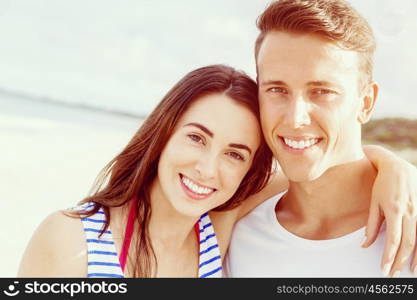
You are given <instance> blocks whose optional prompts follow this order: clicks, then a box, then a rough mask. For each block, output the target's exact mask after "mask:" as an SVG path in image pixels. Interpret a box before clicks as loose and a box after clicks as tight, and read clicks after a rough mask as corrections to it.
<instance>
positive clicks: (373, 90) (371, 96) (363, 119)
mask: <svg viewBox="0 0 417 300" xmlns="http://www.w3.org/2000/svg"><path fill="white" fill-rule="evenodd" d="M378 92H379V86H378V84H377V83H376V82H375V81H373V82H372V83H370V84H369V85H368V87H367V88H366V90H365V92H364V93H363V95H362V97H361V99H360V101H361V107H360V110H359V113H358V121H359V122H360V123H361V124H365V123H367V122H368V121H369V119H370V118H371V115H372V113H373V111H374V107H375V103H376V100H377V97H378Z"/></svg>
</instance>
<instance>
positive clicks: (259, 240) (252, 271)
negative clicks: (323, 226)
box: [224, 192, 413, 277]
mask: <svg viewBox="0 0 417 300" xmlns="http://www.w3.org/2000/svg"><path fill="white" fill-rule="evenodd" d="M284 193H285V192H284ZM284 193H281V194H278V195H275V196H274V197H272V198H270V199H268V200H266V201H265V202H264V203H262V204H261V205H259V206H258V207H257V208H255V209H254V210H253V211H252V212H251V213H249V214H248V215H247V216H245V217H244V218H242V219H241V220H240V221H239V222H238V223H237V224H236V226H235V228H234V231H233V234H232V239H231V243H230V246H229V251H228V254H227V256H226V258H225V262H224V270H225V275H226V276H228V277H383V274H382V271H381V267H380V264H381V258H382V254H383V249H384V244H385V228H383V229H382V230H381V233H380V235H379V237H378V239H377V240H376V242H375V243H374V244H373V245H372V246H371V247H369V248H362V247H361V243H362V241H363V238H364V236H365V227H363V228H361V229H359V230H357V231H355V232H352V233H350V234H347V235H345V236H342V237H340V238H336V239H329V240H308V239H304V238H301V237H298V236H296V235H294V234H292V233H291V232H289V231H288V230H286V229H285V228H284V227H283V226H281V225H280V224H279V222H278V220H277V218H276V215H275V206H276V204H277V203H278V201H279V200H280V199H281V197H282V196H283V195H284ZM410 260H411V259H410ZM400 277H413V274H412V273H411V271H410V263H409V262H407V263H406V264H405V267H404V268H403V270H402V272H401V274H400Z"/></svg>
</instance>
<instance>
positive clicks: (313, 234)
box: [276, 157, 376, 240]
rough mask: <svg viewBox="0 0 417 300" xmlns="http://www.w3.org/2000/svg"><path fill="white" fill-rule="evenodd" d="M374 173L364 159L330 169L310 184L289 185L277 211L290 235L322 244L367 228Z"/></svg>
mask: <svg viewBox="0 0 417 300" xmlns="http://www.w3.org/2000/svg"><path fill="white" fill-rule="evenodd" d="M375 176H376V170H375V169H374V168H373V166H372V164H371V163H370V162H369V160H368V159H367V158H366V157H365V158H363V159H361V160H357V161H354V162H350V163H347V164H344V165H339V166H335V167H332V168H330V169H329V170H327V171H326V172H325V173H324V174H323V175H322V176H320V177H319V178H318V179H316V180H314V181H309V182H291V181H290V187H289V190H288V193H287V194H286V195H285V196H284V197H283V199H281V200H280V201H279V203H278V205H277V207H276V214H277V219H278V221H279V222H280V223H281V225H282V226H284V227H285V228H287V229H288V230H289V231H290V232H292V233H294V234H296V235H298V236H301V237H303V238H307V239H313V240H321V239H331V238H337V237H340V236H343V235H346V234H349V233H351V232H353V231H355V230H358V229H359V228H361V227H363V226H365V225H366V221H367V217H368V212H369V205H370V199H371V191H372V186H373V182H374V179H375Z"/></svg>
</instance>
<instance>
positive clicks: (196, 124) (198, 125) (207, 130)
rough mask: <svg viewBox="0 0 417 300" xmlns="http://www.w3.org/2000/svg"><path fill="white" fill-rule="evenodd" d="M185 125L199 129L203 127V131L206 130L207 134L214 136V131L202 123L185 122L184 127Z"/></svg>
mask: <svg viewBox="0 0 417 300" xmlns="http://www.w3.org/2000/svg"><path fill="white" fill-rule="evenodd" d="M185 126H194V127H197V128H199V129H201V130H202V131H204V132H205V133H207V135H209V136H210V137H213V136H214V134H213V132H211V131H210V130H209V129H208V128H207V127H205V126H204V125H201V124H200V123H188V124H185V125H184V127H185Z"/></svg>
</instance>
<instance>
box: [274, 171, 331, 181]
mask: <svg viewBox="0 0 417 300" xmlns="http://www.w3.org/2000/svg"><path fill="white" fill-rule="evenodd" d="M282 170H283V172H284V174H285V176H286V177H287V178H288V180H289V181H290V182H297V183H301V182H309V181H314V180H316V179H318V178H319V177H320V176H321V175H323V172H320V171H319V170H317V169H314V168H282Z"/></svg>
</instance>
